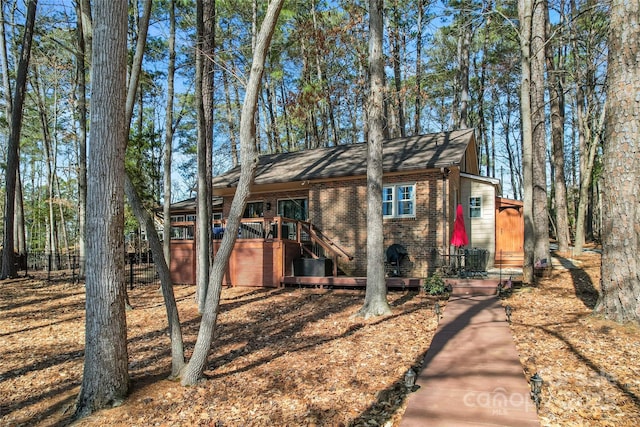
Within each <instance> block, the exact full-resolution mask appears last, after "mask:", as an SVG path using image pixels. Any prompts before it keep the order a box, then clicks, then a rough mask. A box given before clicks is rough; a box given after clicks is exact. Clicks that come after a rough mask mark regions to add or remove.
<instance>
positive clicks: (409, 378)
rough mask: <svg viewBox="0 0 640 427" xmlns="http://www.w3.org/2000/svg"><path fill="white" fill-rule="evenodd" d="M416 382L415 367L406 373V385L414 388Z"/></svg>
mask: <svg viewBox="0 0 640 427" xmlns="http://www.w3.org/2000/svg"><path fill="white" fill-rule="evenodd" d="M415 384H416V373H415V372H414V370H413V369H411V368H409V370H408V371H407V373H406V374H404V385H405V386H406V387H407V389H409V390H412V389H413V386H414V385H415Z"/></svg>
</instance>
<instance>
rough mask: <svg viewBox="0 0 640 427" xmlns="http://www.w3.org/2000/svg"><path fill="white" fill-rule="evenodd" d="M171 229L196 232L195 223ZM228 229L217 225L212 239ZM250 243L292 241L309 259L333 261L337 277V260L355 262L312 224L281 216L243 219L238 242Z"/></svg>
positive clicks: (176, 224) (224, 223)
mask: <svg viewBox="0 0 640 427" xmlns="http://www.w3.org/2000/svg"><path fill="white" fill-rule="evenodd" d="M172 225H173V226H174V227H182V228H185V229H189V230H194V229H195V223H194V222H180V223H175V224H172ZM226 228H227V222H226V220H222V221H216V222H215V224H214V226H213V239H214V240H220V239H222V237H223V236H224V233H225V232H227V230H226ZM183 234H185V233H183ZM193 237H194V236H193V235H189V236H188V237H186V238H187V239H193ZM248 239H261V240H289V241H294V242H298V243H299V244H300V247H301V250H302V252H303V253H304V254H306V255H307V256H308V257H310V258H315V259H318V258H328V259H331V260H332V261H333V270H334V275H337V265H338V263H337V261H338V258H342V257H344V258H346V259H348V260H352V259H353V256H352V255H350V254H349V253H347V252H346V251H345V250H344V249H343V248H341V247H340V246H339V245H338V244H336V243H335V242H333V241H332V240H331V239H330V238H329V237H327V236H326V235H324V234H323V233H322V232H321V231H320V230H318V229H317V228H316V227H314V225H313V224H311V223H310V222H307V221H301V220H297V219H292V218H286V217H282V216H276V217H273V218H242V219H241V220H240V227H239V228H238V240H248Z"/></svg>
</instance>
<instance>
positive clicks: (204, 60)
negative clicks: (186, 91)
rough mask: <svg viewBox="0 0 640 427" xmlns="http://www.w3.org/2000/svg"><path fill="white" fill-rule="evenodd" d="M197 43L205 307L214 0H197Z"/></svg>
mask: <svg viewBox="0 0 640 427" xmlns="http://www.w3.org/2000/svg"><path fill="white" fill-rule="evenodd" d="M197 9H198V10H197V11H198V29H199V33H198V34H199V36H198V45H197V48H196V49H197V50H198V51H197V53H196V55H197V56H196V58H197V60H196V73H197V74H196V98H197V99H196V103H197V105H198V108H197V110H198V197H197V209H198V212H197V215H196V248H197V252H196V254H197V255H196V256H197V257H198V261H197V262H196V265H197V272H196V281H197V284H196V298H197V302H198V310H199V311H200V313H202V312H203V310H204V304H205V301H206V297H207V292H208V289H207V288H208V285H209V270H210V268H211V258H212V255H211V167H210V163H209V162H210V160H209V159H210V158H211V157H210V156H211V155H210V154H209V153H211V146H212V144H213V135H212V132H213V110H212V108H213V106H212V104H213V60H212V59H211V58H212V55H213V20H214V15H213V14H214V5H213V1H212V0H202V1H198V2H197Z"/></svg>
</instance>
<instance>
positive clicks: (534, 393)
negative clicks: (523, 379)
mask: <svg viewBox="0 0 640 427" xmlns="http://www.w3.org/2000/svg"><path fill="white" fill-rule="evenodd" d="M529 384H530V385H531V399H532V400H533V401H534V402H535V404H536V408H538V409H539V408H540V392H541V391H542V377H540V375H538V373H537V372H536V373H535V374H533V376H532V377H531V378H530V379H529Z"/></svg>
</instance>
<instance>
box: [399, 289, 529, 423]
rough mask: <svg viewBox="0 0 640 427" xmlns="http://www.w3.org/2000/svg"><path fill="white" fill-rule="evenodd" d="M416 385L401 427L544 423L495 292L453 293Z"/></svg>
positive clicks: (410, 396)
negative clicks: (486, 294)
mask: <svg viewBox="0 0 640 427" xmlns="http://www.w3.org/2000/svg"><path fill="white" fill-rule="evenodd" d="M416 385H417V386H419V388H418V390H417V391H415V392H414V393H412V394H411V395H409V400H408V406H407V410H406V411H405V414H404V416H403V419H402V422H401V424H400V425H401V426H402V427H411V426H420V427H422V426H518V427H522V426H539V425H540V422H539V420H538V415H537V413H536V408H535V405H534V403H533V401H532V400H531V398H530V388H529V384H528V381H527V379H526V378H525V376H524V372H523V370H522V365H521V364H520V361H519V358H518V354H517V352H516V348H515V344H514V342H513V338H512V336H511V330H510V328H509V324H508V323H507V322H506V316H505V311H504V309H503V308H502V306H501V304H500V301H499V300H498V299H497V298H496V297H494V296H454V297H451V299H450V300H449V302H448V303H447V305H446V308H445V310H444V312H443V315H442V319H441V320H440V325H439V326H438V330H437V332H436V335H435V336H434V338H433V341H432V343H431V346H430V347H429V351H428V352H427V354H426V356H425V358H424V361H423V364H422V371H421V372H420V373H419V374H418V377H417V379H416Z"/></svg>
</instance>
